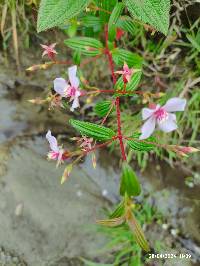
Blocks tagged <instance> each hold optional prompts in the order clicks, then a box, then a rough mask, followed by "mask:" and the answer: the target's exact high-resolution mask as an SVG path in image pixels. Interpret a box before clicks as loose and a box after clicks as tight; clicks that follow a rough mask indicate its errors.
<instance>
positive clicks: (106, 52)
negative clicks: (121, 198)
mask: <svg viewBox="0 0 200 266" xmlns="http://www.w3.org/2000/svg"><path fill="white" fill-rule="evenodd" d="M105 41H106V49H105V54H107V56H108V61H109V66H110V70H111V74H112V79H113V84H114V85H115V84H116V82H117V79H116V75H115V70H114V63H113V58H112V54H111V52H110V50H109V47H108V26H107V25H106V26H105ZM115 105H116V112H117V133H118V134H117V137H118V139H119V144H120V149H121V154H122V159H123V160H124V161H126V153H125V148H124V143H123V136H122V132H121V112H120V98H119V97H117V98H116V101H115Z"/></svg>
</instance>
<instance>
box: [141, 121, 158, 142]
mask: <svg viewBox="0 0 200 266" xmlns="http://www.w3.org/2000/svg"><path fill="white" fill-rule="evenodd" d="M155 126H156V119H155V117H153V116H152V117H150V118H149V119H148V120H147V121H146V122H145V123H144V125H143V126H142V128H141V132H142V135H141V136H140V139H147V138H148V137H150V136H151V134H152V133H153V131H154V130H155Z"/></svg>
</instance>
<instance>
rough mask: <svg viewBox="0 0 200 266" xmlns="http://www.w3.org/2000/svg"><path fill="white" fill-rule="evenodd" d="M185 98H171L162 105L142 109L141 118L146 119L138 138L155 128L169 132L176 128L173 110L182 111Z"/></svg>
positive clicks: (147, 135) (149, 133)
mask: <svg viewBox="0 0 200 266" xmlns="http://www.w3.org/2000/svg"><path fill="white" fill-rule="evenodd" d="M185 105H186V100H185V99H181V98H171V99H170V100H168V101H167V102H166V104H165V105H164V106H162V107H161V106H160V105H159V104H158V105H152V106H151V108H143V109H142V119H143V120H146V122H145V123H144V125H143V126H142V129H141V132H142V134H141V136H140V139H146V138H148V137H149V136H151V134H152V133H153V131H154V130H155V128H156V126H157V127H158V129H160V130H162V131H164V132H171V131H173V130H176V129H177V124H176V115H175V114H173V112H178V111H184V109H185Z"/></svg>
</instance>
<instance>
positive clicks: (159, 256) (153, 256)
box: [148, 253, 192, 259]
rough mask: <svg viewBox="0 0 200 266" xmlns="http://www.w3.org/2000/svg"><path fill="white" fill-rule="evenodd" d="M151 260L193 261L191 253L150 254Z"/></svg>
mask: <svg viewBox="0 0 200 266" xmlns="http://www.w3.org/2000/svg"><path fill="white" fill-rule="evenodd" d="M148 257H149V259H191V258H192V255H191V254H189V253H179V254H176V253H175V254H174V253H160V254H153V253H150V254H148Z"/></svg>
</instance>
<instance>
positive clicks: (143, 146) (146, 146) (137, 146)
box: [127, 133, 156, 151]
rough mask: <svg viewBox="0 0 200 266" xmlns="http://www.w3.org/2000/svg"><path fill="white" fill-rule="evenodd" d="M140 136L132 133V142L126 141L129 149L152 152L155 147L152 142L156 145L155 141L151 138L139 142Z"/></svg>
mask: <svg viewBox="0 0 200 266" xmlns="http://www.w3.org/2000/svg"><path fill="white" fill-rule="evenodd" d="M140 135H141V134H140V133H134V134H133V135H132V136H131V138H133V139H134V140H128V141H127V144H128V146H129V147H130V148H131V149H133V150H135V151H152V150H154V149H155V148H156V145H154V144H153V143H154V142H155V144H156V139H155V138H154V137H153V136H151V137H149V138H148V139H145V140H142V141H141V140H139V137H140ZM137 139H138V141H137ZM145 142H146V143H145ZM148 142H149V143H148Z"/></svg>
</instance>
